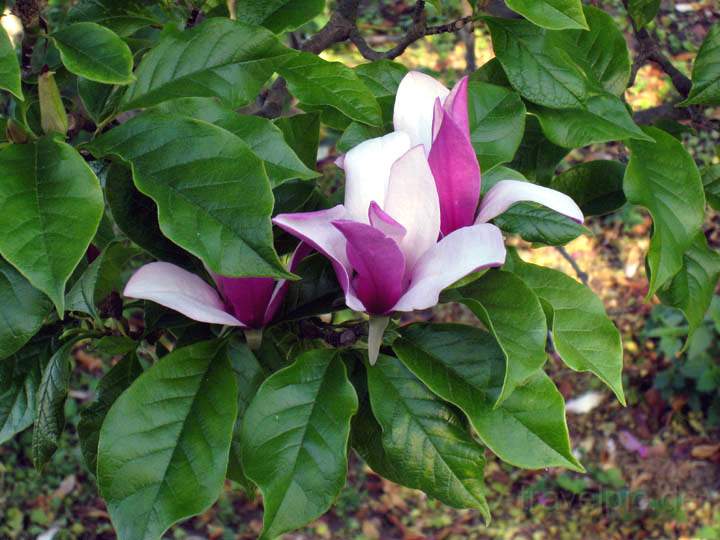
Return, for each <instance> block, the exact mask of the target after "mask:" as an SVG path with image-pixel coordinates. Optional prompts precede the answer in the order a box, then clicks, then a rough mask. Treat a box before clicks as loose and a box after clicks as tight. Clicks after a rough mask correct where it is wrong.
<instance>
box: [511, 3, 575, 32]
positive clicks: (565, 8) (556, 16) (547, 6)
mask: <svg viewBox="0 0 720 540" xmlns="http://www.w3.org/2000/svg"><path fill="white" fill-rule="evenodd" d="M506 3H507V5H508V7H509V8H510V9H512V10H513V11H515V12H517V13H520V15H522V16H523V17H525V18H526V19H528V20H529V21H531V22H533V23H535V24H537V25H538V26H542V27H544V28H551V29H553V30H563V29H567V28H582V29H587V27H588V26H587V22H586V21H585V16H584V14H583V9H582V3H581V2H580V0H506Z"/></svg>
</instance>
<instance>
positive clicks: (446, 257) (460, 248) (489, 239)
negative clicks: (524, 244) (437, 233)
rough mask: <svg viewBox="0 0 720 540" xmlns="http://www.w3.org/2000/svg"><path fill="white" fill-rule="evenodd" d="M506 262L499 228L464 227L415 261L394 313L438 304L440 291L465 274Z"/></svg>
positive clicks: (484, 226) (486, 225)
mask: <svg viewBox="0 0 720 540" xmlns="http://www.w3.org/2000/svg"><path fill="white" fill-rule="evenodd" d="M504 262H505V245H504V244H503V237H502V234H501V233H500V229H498V228H497V227H495V225H489V224H481V225H471V226H470V227H463V228H462V229H458V230H457V231H454V232H452V233H450V234H449V235H447V236H446V237H445V238H443V239H442V240H440V242H438V243H437V244H436V245H435V246H434V247H433V248H432V249H431V250H430V251H428V252H427V253H425V255H423V257H422V258H421V259H420V260H419V261H418V263H417V265H416V266H415V269H414V270H413V272H412V277H411V284H410V287H409V288H408V290H407V292H406V293H405V294H404V295H403V296H402V298H400V300H399V301H398V303H397V304H396V305H395V306H394V307H393V310H396V311H413V310H415V309H427V308H430V307H433V306H434V305H435V304H437V303H438V299H439V298H440V292H441V291H442V290H443V289H445V288H446V287H449V286H450V285H452V284H453V283H455V282H456V281H458V280H459V279H462V278H464V277H465V276H467V275H468V274H470V273H472V272H474V271H475V270H478V269H480V268H485V267H488V266H501V265H502V264H503V263H504Z"/></svg>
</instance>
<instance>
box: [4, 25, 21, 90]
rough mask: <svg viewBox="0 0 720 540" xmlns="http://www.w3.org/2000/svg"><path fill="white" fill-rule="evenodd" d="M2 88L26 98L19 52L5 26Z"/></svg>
mask: <svg viewBox="0 0 720 540" xmlns="http://www.w3.org/2000/svg"><path fill="white" fill-rule="evenodd" d="M0 88H2V89H3V90H7V91H8V92H11V93H12V94H14V95H15V96H16V97H17V98H18V99H24V98H23V93H22V86H21V85H20V64H19V63H18V57H17V53H16V52H15V47H13V44H12V41H10V36H9V35H8V33H7V32H6V31H5V29H4V28H2V30H1V31H0Z"/></svg>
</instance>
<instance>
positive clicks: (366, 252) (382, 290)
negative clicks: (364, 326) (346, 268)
mask: <svg viewBox="0 0 720 540" xmlns="http://www.w3.org/2000/svg"><path fill="white" fill-rule="evenodd" d="M333 225H335V227H337V229H338V230H339V231H340V232H341V233H342V234H343V236H345V238H346V239H347V256H348V260H349V261H350V264H351V265H352V268H353V271H354V272H353V280H352V287H353V290H354V291H355V293H356V294H357V296H358V298H359V299H360V301H361V302H362V303H363V305H364V306H365V311H367V312H368V313H370V314H372V315H383V314H385V313H387V312H388V311H389V310H390V308H392V307H393V306H394V305H395V303H396V302H397V301H398V299H399V298H400V296H401V295H402V293H403V292H404V290H405V284H406V278H405V257H404V256H403V254H402V252H401V251H400V248H399V247H398V245H397V244H396V243H395V240H393V239H392V238H389V237H387V236H385V235H384V234H383V233H382V232H381V231H379V230H378V229H375V228H373V227H371V226H370V225H366V224H365V223H358V222H357V221H348V220H340V221H334V222H333Z"/></svg>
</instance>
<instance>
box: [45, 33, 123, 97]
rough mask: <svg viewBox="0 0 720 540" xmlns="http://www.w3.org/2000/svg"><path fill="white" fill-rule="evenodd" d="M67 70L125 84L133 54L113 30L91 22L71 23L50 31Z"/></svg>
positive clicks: (88, 76) (102, 81) (104, 80)
mask: <svg viewBox="0 0 720 540" xmlns="http://www.w3.org/2000/svg"><path fill="white" fill-rule="evenodd" d="M50 37H51V38H52V40H53V42H54V43H55V46H56V47H57V48H58V50H59V51H60V58H61V59H62V63H63V64H64V65H65V67H66V68H67V69H68V71H70V72H71V73H74V74H75V75H79V76H80V77H84V78H86V79H89V80H91V81H96V82H100V83H105V84H129V83H131V82H132V81H133V80H134V79H135V78H134V77H133V74H132V68H133V57H132V52H130V47H128V46H127V44H126V43H125V42H124V41H123V40H122V39H120V38H119V37H118V35H117V34H115V32H113V31H112V30H110V29H109V28H105V27H104V26H100V25H99V24H95V23H92V22H79V23H75V24H71V25H69V26H66V27H64V28H61V29H60V30H57V31H55V32H53V33H52V34H50Z"/></svg>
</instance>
